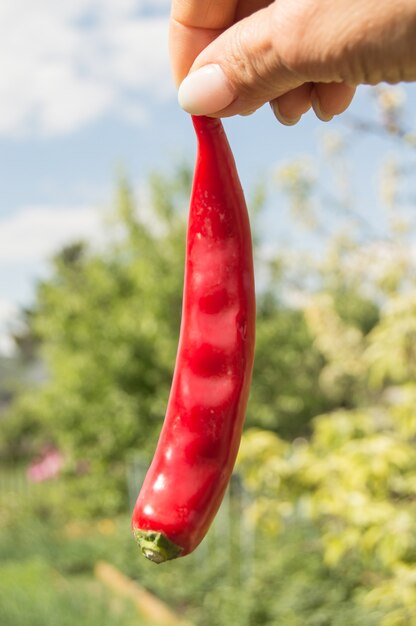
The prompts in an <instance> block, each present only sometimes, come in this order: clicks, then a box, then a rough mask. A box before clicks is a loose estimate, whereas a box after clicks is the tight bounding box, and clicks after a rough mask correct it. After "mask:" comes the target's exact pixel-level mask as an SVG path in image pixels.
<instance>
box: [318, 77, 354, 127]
mask: <svg viewBox="0 0 416 626" xmlns="http://www.w3.org/2000/svg"><path fill="white" fill-rule="evenodd" d="M354 94H355V87H352V86H351V85H347V84H346V83H316V84H314V86H313V88H312V91H311V102H312V107H313V110H314V111H315V115H316V116H317V117H318V118H319V119H320V120H321V121H323V122H328V121H329V120H331V119H332V118H333V117H334V115H339V114H340V113H343V112H344V111H345V110H346V109H347V108H348V107H349V105H350V104H351V102H352V99H353V97H354Z"/></svg>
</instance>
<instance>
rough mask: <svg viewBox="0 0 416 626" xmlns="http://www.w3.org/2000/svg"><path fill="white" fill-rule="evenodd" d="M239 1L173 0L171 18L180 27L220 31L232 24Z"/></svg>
mask: <svg viewBox="0 0 416 626" xmlns="http://www.w3.org/2000/svg"><path fill="white" fill-rule="evenodd" d="M238 4H239V0H225V1H224V0H205V1H204V0H173V2H172V8H171V18H172V20H175V21H176V22H179V24H182V26H187V27H191V28H204V29H215V30H217V29H220V30H223V29H225V28H228V26H231V24H233V22H234V18H235V14H236V10H237V5H238Z"/></svg>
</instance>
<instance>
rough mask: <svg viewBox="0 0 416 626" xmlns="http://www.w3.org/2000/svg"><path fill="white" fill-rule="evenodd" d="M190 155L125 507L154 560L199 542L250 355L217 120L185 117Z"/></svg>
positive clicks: (249, 285) (244, 390)
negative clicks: (154, 407)
mask: <svg viewBox="0 0 416 626" xmlns="http://www.w3.org/2000/svg"><path fill="white" fill-rule="evenodd" d="M192 121H193V124H194V128H195V132H196V136H197V140H198V152H197V160H196V166H195V172H194V181H193V189H192V195H191V203H190V212H189V222H188V233H187V247H186V265H185V281H184V293H183V305H182V320H181V330H180V338H179V346H178V352H177V357H176V365H175V370H174V375H173V382H172V387H171V392H170V397H169V402H168V407H167V412H166V417H165V421H164V425H163V428H162V431H161V434H160V438H159V442H158V445H157V449H156V452H155V455H154V458H153V461H152V464H151V466H150V468H149V471H148V473H147V475H146V478H145V481H144V483H143V486H142V489H141V491H140V494H139V497H138V499H137V502H136V506H135V509H134V512H133V520H132V526H133V532H134V535H135V537H136V539H137V541H138V543H139V545H140V548H141V550H142V552H143V554H144V555H145V556H146V557H147V558H149V559H150V560H153V561H155V562H157V563H160V562H162V561H166V560H168V559H172V558H175V557H177V556H185V555H186V554H189V553H190V552H192V551H193V550H194V549H195V548H196V546H197V545H198V544H199V543H200V542H201V541H202V539H203V538H204V536H205V534H206V532H207V531H208V528H209V526H210V524H211V522H212V520H213V518H214V516H215V514H216V512H217V510H218V508H219V506H220V504H221V501H222V498H223V496H224V492H225V489H226V487H227V485H228V482H229V479H230V476H231V473H232V470H233V467H234V463H235V459H236V455H237V451H238V448H239V444H240V438H241V431H242V427H243V422H244V418H245V412H246V406H247V400H248V395H249V389H250V383H251V375H252V368H253V359H254V341H255V293H254V273H253V259H252V244H251V235H250V225H249V219H248V214H247V208H246V203H245V200H244V195H243V191H242V189H241V185H240V181H239V178H238V174H237V171H236V167H235V162H234V158H233V155H232V152H231V149H230V147H229V144H228V141H227V138H226V135H225V132H224V129H223V127H222V123H221V121H220V120H218V119H211V118H207V117H193V118H192Z"/></svg>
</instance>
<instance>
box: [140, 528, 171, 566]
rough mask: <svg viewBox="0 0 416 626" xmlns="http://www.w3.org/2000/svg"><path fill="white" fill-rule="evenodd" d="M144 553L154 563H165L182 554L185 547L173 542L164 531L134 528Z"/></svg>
mask: <svg viewBox="0 0 416 626" xmlns="http://www.w3.org/2000/svg"><path fill="white" fill-rule="evenodd" d="M133 534H134V538H135V539H136V541H137V543H138V545H139V548H140V550H141V551H142V554H143V555H144V556H145V557H146V559H149V561H153V563H164V562H165V561H170V560H171V559H176V558H177V557H178V556H180V554H181V552H182V551H183V548H181V546H178V545H176V543H173V541H171V540H170V539H169V538H168V537H167V536H166V535H165V534H164V533H162V532H155V531H154V530H141V529H140V528H134V529H133Z"/></svg>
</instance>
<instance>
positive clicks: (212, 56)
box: [178, 3, 305, 116]
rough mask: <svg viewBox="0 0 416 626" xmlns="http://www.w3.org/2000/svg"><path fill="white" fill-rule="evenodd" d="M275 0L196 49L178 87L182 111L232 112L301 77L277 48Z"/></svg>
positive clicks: (273, 95)
mask: <svg viewBox="0 0 416 626" xmlns="http://www.w3.org/2000/svg"><path fill="white" fill-rule="evenodd" d="M275 6H277V5H275V3H273V4H270V5H268V6H267V7H265V8H262V9H260V10H259V11H256V12H255V13H253V14H252V15H250V16H249V17H246V18H244V19H242V20H240V21H239V22H237V23H236V24H234V25H233V26H231V27H230V28H228V29H227V30H226V31H224V32H223V33H222V34H220V35H219V36H218V37H217V38H216V39H215V40H214V41H212V43H211V44H210V45H209V46H208V47H206V48H205V49H204V50H203V51H202V52H201V53H200V54H199V56H198V57H197V59H196V61H195V63H194V64H193V66H192V68H191V71H190V73H189V75H188V76H187V77H186V78H185V80H184V81H183V82H182V84H181V86H180V88H179V93H178V96H179V102H180V104H181V106H182V107H183V108H184V109H185V110H186V111H188V112H189V113H193V114H195V115H210V114H216V115H218V116H228V115H234V114H236V113H240V112H242V111H247V110H252V109H255V108H258V107H260V106H262V105H263V104H264V103H265V102H268V101H270V100H274V98H276V97H279V96H281V95H283V93H286V92H287V91H290V90H291V89H294V88H296V87H299V86H300V85H301V84H302V83H303V82H305V81H304V80H302V79H301V78H300V77H299V75H298V74H295V73H294V72H292V71H291V70H290V69H289V67H288V66H287V64H286V63H285V60H284V58H283V57H282V56H281V54H280V51H279V50H278V48H277V44H276V42H279V41H281V39H282V38H283V35H282V33H280V29H281V27H282V26H281V23H279V24H278V26H276V20H275V19H274V13H273V11H274V8H275ZM280 35H282V36H280ZM286 39H288V35H287V33H286ZM197 70H199V71H197Z"/></svg>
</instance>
